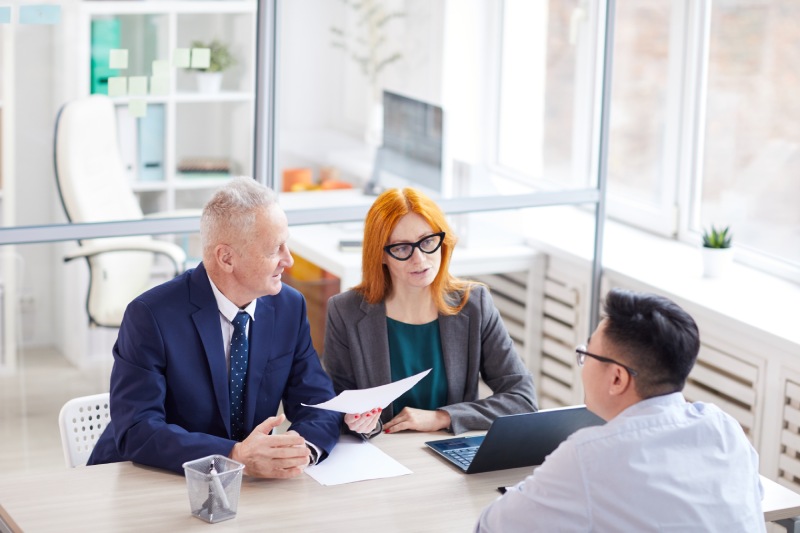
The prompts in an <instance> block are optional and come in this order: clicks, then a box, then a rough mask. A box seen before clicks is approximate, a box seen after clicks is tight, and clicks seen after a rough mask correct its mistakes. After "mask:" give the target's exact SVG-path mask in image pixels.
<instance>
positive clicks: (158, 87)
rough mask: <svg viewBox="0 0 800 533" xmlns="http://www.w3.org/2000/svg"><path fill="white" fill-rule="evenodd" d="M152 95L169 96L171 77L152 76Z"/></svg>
mask: <svg viewBox="0 0 800 533" xmlns="http://www.w3.org/2000/svg"><path fill="white" fill-rule="evenodd" d="M150 94H169V76H152V77H151V78H150Z"/></svg>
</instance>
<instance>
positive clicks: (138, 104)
mask: <svg viewBox="0 0 800 533" xmlns="http://www.w3.org/2000/svg"><path fill="white" fill-rule="evenodd" d="M128 114H130V116H132V117H144V116H146V115H147V104H146V103H145V101H144V100H138V99H133V100H131V101H130V102H128Z"/></svg>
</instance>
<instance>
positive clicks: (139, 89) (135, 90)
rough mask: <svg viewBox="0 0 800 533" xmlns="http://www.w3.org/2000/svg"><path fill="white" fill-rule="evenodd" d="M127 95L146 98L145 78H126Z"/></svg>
mask: <svg viewBox="0 0 800 533" xmlns="http://www.w3.org/2000/svg"><path fill="white" fill-rule="evenodd" d="M128 94H129V95H131V96H147V76H131V77H130V78H128Z"/></svg>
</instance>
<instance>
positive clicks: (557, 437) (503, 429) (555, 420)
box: [425, 405, 605, 474]
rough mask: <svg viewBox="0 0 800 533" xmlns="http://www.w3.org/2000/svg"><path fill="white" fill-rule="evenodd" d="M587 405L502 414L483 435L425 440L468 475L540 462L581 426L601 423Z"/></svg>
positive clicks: (600, 419)
mask: <svg viewBox="0 0 800 533" xmlns="http://www.w3.org/2000/svg"><path fill="white" fill-rule="evenodd" d="M604 423H605V422H604V421H603V419H602V418H600V417H599V416H597V415H595V414H594V413H592V412H591V411H589V410H587V409H586V406H583V405H578V406H570V407H560V408H557V409H545V410H542V411H537V412H535V413H523V414H519V415H509V416H501V417H498V418H497V419H495V421H494V422H493V423H492V425H491V427H489V431H488V432H487V433H486V435H481V436H477V437H455V438H450V439H442V440H433V441H428V442H426V443H425V444H426V445H428V446H429V447H430V448H431V449H432V450H433V451H435V452H436V453H438V454H439V455H441V456H442V457H444V458H445V459H447V460H448V461H450V462H451V463H453V464H454V465H455V466H456V467H457V468H459V469H460V470H462V471H464V472H465V473H467V474H477V473H480V472H491V471H494V470H504V469H506V468H518V467H521V466H534V465H540V464H542V463H543V462H544V458H545V457H547V456H548V455H549V454H550V453H551V452H552V451H553V450H555V449H556V448H557V447H558V445H559V444H561V442H562V441H563V440H565V439H566V438H567V437H569V436H570V435H572V434H573V433H574V432H575V431H577V430H579V429H580V428H584V427H588V426H599V425H602V424H604Z"/></svg>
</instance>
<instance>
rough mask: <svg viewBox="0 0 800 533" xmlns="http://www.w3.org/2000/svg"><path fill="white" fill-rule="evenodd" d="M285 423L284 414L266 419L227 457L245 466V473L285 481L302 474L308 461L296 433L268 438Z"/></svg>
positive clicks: (290, 432)
mask: <svg viewBox="0 0 800 533" xmlns="http://www.w3.org/2000/svg"><path fill="white" fill-rule="evenodd" d="M284 420H286V416H285V415H280V416H271V417H269V418H267V419H266V420H264V421H263V422H262V423H261V424H259V425H258V426H256V428H255V429H254V430H253V432H252V433H250V435H248V437H247V438H246V439H244V441H242V442H237V443H236V444H235V445H234V446H233V449H232V450H231V454H230V458H231V459H233V460H234V461H239V462H240V463H242V464H244V473H245V474H247V475H248V476H253V477H265V478H283V479H285V478H292V477H297V476H299V475H300V474H302V473H303V470H305V467H306V466H308V458H309V451H308V446H306V441H305V439H304V438H303V437H301V436H300V435H298V434H297V433H296V432H295V431H287V432H286V433H284V434H282V435H270V432H271V431H272V429H273V428H275V427H277V426H279V425H281V424H282V423H283V422H284Z"/></svg>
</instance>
